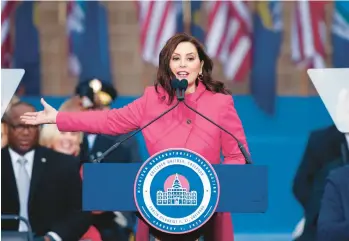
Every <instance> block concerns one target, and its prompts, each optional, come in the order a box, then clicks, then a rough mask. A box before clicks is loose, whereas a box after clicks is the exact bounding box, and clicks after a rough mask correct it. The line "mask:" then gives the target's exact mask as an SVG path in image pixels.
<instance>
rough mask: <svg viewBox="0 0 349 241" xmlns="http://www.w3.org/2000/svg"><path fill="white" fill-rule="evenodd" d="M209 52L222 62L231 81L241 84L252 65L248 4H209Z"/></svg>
mask: <svg viewBox="0 0 349 241" xmlns="http://www.w3.org/2000/svg"><path fill="white" fill-rule="evenodd" d="M207 7H208V13H209V17H208V28H207V33H206V43H205V44H206V48H207V52H208V54H209V56H210V57H212V58H218V59H219V61H220V62H221V63H222V65H223V70H224V74H225V76H226V78H227V79H230V80H236V81H241V80H243V78H244V77H245V75H246V74H247V73H248V71H249V70H250V65H251V53H252V48H251V31H252V18H251V15H250V11H249V8H248V5H247V2H244V1H213V2H207Z"/></svg>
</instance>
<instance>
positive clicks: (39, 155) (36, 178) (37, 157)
mask: <svg viewBox="0 0 349 241" xmlns="http://www.w3.org/2000/svg"><path fill="white" fill-rule="evenodd" d="M45 165H46V159H45V157H44V155H43V151H42V149H41V148H40V147H38V148H36V150H35V154H34V163H33V170H32V176H31V182H30V194H29V203H30V202H31V201H32V200H33V197H34V194H35V192H36V191H37V187H38V185H39V182H40V179H41V176H42V173H43V171H44V168H45Z"/></svg>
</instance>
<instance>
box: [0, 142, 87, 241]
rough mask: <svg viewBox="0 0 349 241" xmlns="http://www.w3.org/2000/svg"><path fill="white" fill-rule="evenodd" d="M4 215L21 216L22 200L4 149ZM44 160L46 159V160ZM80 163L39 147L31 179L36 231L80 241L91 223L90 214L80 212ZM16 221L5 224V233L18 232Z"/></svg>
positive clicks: (31, 213)
mask: <svg viewBox="0 0 349 241" xmlns="http://www.w3.org/2000/svg"><path fill="white" fill-rule="evenodd" d="M1 157H2V159H1V214H16V215H18V214H19V199H18V191H17V186H16V180H15V176H14V172H13V167H12V162H11V157H10V153H9V150H8V148H7V147H5V148H3V149H2V150H1ZM43 158H44V159H43ZM81 192H82V188H81V178H80V174H79V163H78V161H77V160H76V159H75V158H73V157H71V156H68V155H64V154H61V153H58V152H55V151H53V150H51V149H47V148H44V147H37V148H36V150H35V155H34V164H33V170H32V176H31V184H30V194H29V201H28V216H29V222H30V224H31V227H32V230H33V232H34V233H35V234H36V235H37V236H43V235H45V234H46V233H47V232H49V231H53V232H55V233H57V234H58V235H59V236H60V237H61V238H62V239H63V240H69V241H77V240H79V238H80V237H81V236H82V235H83V234H84V233H85V232H86V231H87V229H88V227H89V226H90V224H91V214H90V213H87V212H82V211H81V203H82V201H81V194H82V193H81ZM18 225H19V223H18V222H17V221H2V222H1V228H2V230H18V227H19V226H18Z"/></svg>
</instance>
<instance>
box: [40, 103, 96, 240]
mask: <svg viewBox="0 0 349 241" xmlns="http://www.w3.org/2000/svg"><path fill="white" fill-rule="evenodd" d="M81 109H82V108H81V105H80V102H79V98H76V97H73V98H71V99H69V100H67V101H66V102H64V103H63V104H62V106H61V107H60V111H79V110H81ZM39 142H40V145H42V146H45V147H48V148H51V149H53V150H55V151H57V152H60V153H64V154H67V155H72V156H79V154H80V144H81V142H82V133H81V132H60V131H59V130H58V128H57V125H52V124H51V125H48V124H46V125H44V126H43V128H42V130H41V132H40V141H39ZM82 240H90V241H101V240H102V239H101V236H100V234H99V232H98V230H97V229H96V228H95V227H94V226H90V228H89V230H88V231H87V233H85V234H84V236H83V237H82Z"/></svg>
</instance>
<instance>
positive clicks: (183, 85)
mask: <svg viewBox="0 0 349 241" xmlns="http://www.w3.org/2000/svg"><path fill="white" fill-rule="evenodd" d="M187 87H188V80H186V79H182V80H181V81H180V82H179V84H178V88H179V89H180V91H181V92H183V93H185V90H186V89H187ZM183 95H184V94H183ZM177 98H178V97H177ZM182 102H183V103H184V105H185V106H186V107H188V108H189V109H190V110H192V111H194V112H195V113H196V114H198V115H199V116H201V117H202V118H204V119H205V120H207V121H209V122H211V123H212V124H213V125H215V126H217V127H218V128H219V129H221V130H222V131H224V132H225V133H227V134H228V135H230V136H231V137H233V138H234V140H235V141H236V142H237V144H238V147H239V149H240V151H241V153H242V155H243V156H244V158H245V162H246V164H252V160H251V157H250V155H249V154H248V153H247V151H246V149H245V147H244V145H243V144H242V143H241V142H240V140H239V139H238V138H236V136H235V135H233V134H232V133H230V132H229V131H227V130H226V129H224V128H223V127H222V126H220V125H218V124H217V123H215V122H214V121H212V120H211V119H209V118H208V117H206V116H204V115H203V114H201V113H200V112H198V111H197V110H195V109H194V108H192V107H191V106H189V105H188V104H187V103H186V102H185V100H184V97H183V101H182Z"/></svg>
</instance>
